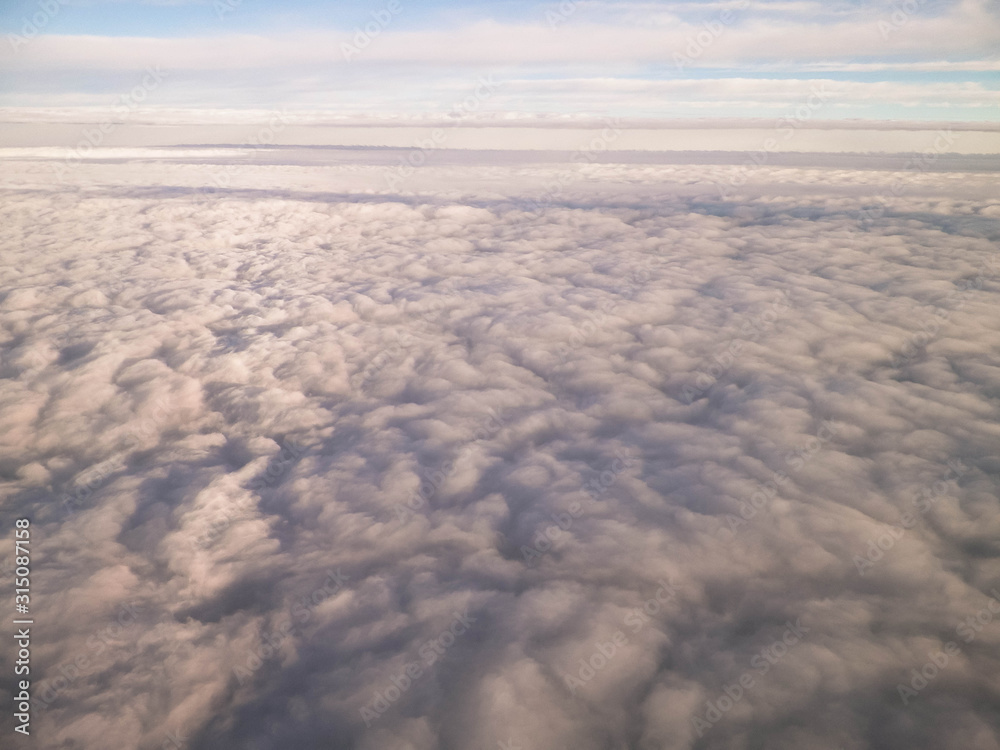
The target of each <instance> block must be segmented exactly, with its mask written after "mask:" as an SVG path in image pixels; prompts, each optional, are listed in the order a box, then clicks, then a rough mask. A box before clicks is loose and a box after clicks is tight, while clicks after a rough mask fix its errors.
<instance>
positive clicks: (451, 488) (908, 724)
mask: <svg viewBox="0 0 1000 750" xmlns="http://www.w3.org/2000/svg"><path fill="white" fill-rule="evenodd" d="M354 156H356V157H357V158H356V159H355V158H353V157H352V156H350V152H347V153H346V154H345V155H343V156H342V157H341V158H340V159H339V160H332V161H330V162H326V163H323V164H321V165H316V164H313V163H310V162H307V161H303V162H301V163H289V162H291V161H294V159H291V158H286V159H285V160H284V163H281V160H272V162H269V163H258V164H247V163H243V164H235V163H233V162H231V161H226V160H224V159H221V158H220V157H219V154H218V153H209V154H206V155H204V158H198V157H196V156H193V155H192V152H190V151H188V152H180V153H179V154H177V155H176V158H175V159H174V160H172V161H169V162H168V161H163V160H159V159H157V158H155V154H150V153H142V154H132V155H131V158H129V159H122V160H117V161H114V160H113V161H110V162H107V163H100V162H93V161H88V162H86V163H79V164H74V165H73V166H72V169H71V170H70V171H69V175H68V177H66V178H65V182H64V183H59V182H58V181H57V180H56V177H55V173H54V172H53V170H52V164H51V162H50V161H47V160H44V159H37V158H33V157H32V155H31V154H25V155H24V158H22V159H20V160H7V161H6V165H7V166H6V167H5V169H4V173H3V177H2V178H0V180H2V182H0V189H3V191H4V200H3V202H2V204H0V247H2V252H3V261H4V266H5V269H6V270H5V274H4V277H3V281H2V284H0V357H2V359H0V423H2V424H3V427H4V429H3V430H2V431H0V488H2V492H3V494H4V497H5V498H6V499H5V503H4V509H5V513H4V514H3V517H4V518H5V519H6V520H5V521H4V526H3V528H4V529H5V532H4V533H5V535H7V539H6V541H5V542H4V544H5V545H6V548H7V549H12V548H13V543H12V539H11V535H10V534H9V533H8V532H7V531H6V530H8V529H11V528H12V527H13V523H12V519H13V518H15V517H18V516H21V515H25V514H27V515H30V516H31V518H32V519H33V529H34V531H33V540H35V541H33V544H35V545H37V546H36V547H35V548H34V549H33V555H34V559H35V566H36V567H35V578H34V582H33V586H34V597H35V598H36V604H34V605H33V610H32V611H33V614H34V616H35V619H36V622H37V623H38V624H37V626H36V627H37V646H36V651H35V655H34V659H35V661H34V663H33V675H32V677H33V685H34V690H35V691H36V692H35V699H36V704H37V705H36V708H35V711H36V720H37V740H38V742H39V747H46V748H61V747H66V748H68V747H78V748H103V747H122V748H154V747H155V748H158V747H164V746H167V747H170V746H178V745H181V744H182V745H183V746H185V747H191V748H262V749H263V748H279V747H299V748H313V747H315V748H318V747H325V748H331V747H336V748H340V747H343V748H365V749H367V748H371V749H373V750H374V749H375V748H379V749H381V748H411V749H412V750H436V749H437V748H496V747H521V748H524V749H525V750H530V749H531V748H538V749H539V750H541V749H543V748H555V747H563V746H566V747H569V746H572V747H579V748H584V749H587V750H590V749H593V750H598V749H603V748H620V747H630V748H657V749H659V748H695V747H697V748H743V747H758V746H765V747H768V748H795V749H796V750H835V749H836V748H852V749H853V748H859V749H860V748H867V747H879V748H939V747H946V746H947V747H963V748H975V749H976V750H991V749H995V748H997V747H998V743H997V739H996V738H997V736H998V731H1000V713H998V711H997V710H996V708H995V706H996V705H997V696H998V692H1000V681H998V677H997V675H998V674H1000V670H998V666H1000V663H998V658H997V653H998V646H1000V622H997V621H996V614H994V613H995V611H997V610H994V609H992V608H991V607H996V608H1000V600H998V599H995V598H994V597H997V596H998V595H997V594H996V593H991V592H995V591H996V590H1000V564H998V559H1000V547H998V545H997V542H996V539H997V537H998V533H1000V520H998V515H997V506H996V497H997V490H998V485H1000V482H998V478H997V472H998V470H1000V461H998V457H997V445H998V437H1000V430H998V428H997V424H998V419H997V417H998V413H997V411H998V409H997V406H998V402H997V398H998V391H997V387H998V386H997V384H998V374H1000V363H998V361H997V356H996V352H997V351H998V349H1000V329H998V326H997V317H996V309H997V302H998V296H997V294H998V291H1000V262H998V261H997V260H996V257H995V256H996V242H997V239H998V238H1000V200H998V199H997V197H996V195H995V184H994V183H995V180H994V179H993V177H992V176H991V175H990V174H989V173H980V172H975V171H966V172H956V171H949V172H934V171H930V170H926V169H919V168H913V169H911V170H910V171H909V172H903V173H900V172H895V173H894V172H887V171H876V170H867V171H862V170H854V169H847V168H839V169H838V168H836V166H829V165H827V166H823V167H808V166H802V167H798V168H791V167H780V166H772V165H771V164H769V163H768V164H764V165H762V166H756V165H755V166H753V168H748V167H747V166H746V165H745V164H743V163H742V162H741V163H737V164H714V165H698V164H693V165H670V164H656V163H603V164H602V163H546V162H534V163H507V162H506V161H505V158H504V155H503V152H496V153H493V154H484V153H480V154H470V155H469V156H468V157H467V159H466V160H465V162H464V163H444V164H434V163H433V161H432V162H430V164H429V165H428V166H424V167H423V168H422V169H419V170H411V172H407V173H405V175H402V177H400V175H401V174H402V173H400V172H399V171H398V166H397V165H395V164H391V165H387V164H385V163H384V162H383V163H379V162H378V161H377V160H374V161H373V160H372V159H370V158H368V157H367V156H366V155H365V154H364V152H357V153H355V154H354ZM213 161H216V162H218V163H211V162H213ZM220 176H221V177H220ZM396 178H400V179H396ZM223 183H224V184H225V187H222V186H221V185H222V184H223ZM390 184H392V185H393V186H394V187H393V189H391V190H390V189H389V187H388V186H389V185H390ZM970 617H971V618H972V620H969V619H968V618H970ZM928 665H930V666H928ZM914 670H915V671H914ZM921 681H922V682H921ZM900 686H902V687H903V689H902V690H901V689H900ZM907 691H909V692H907ZM5 721H6V719H5ZM4 731H9V728H8V727H4ZM165 743H173V745H171V744H165Z"/></svg>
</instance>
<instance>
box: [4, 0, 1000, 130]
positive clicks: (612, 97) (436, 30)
mask: <svg viewBox="0 0 1000 750" xmlns="http://www.w3.org/2000/svg"><path fill="white" fill-rule="evenodd" d="M0 33H2V34H3V37H4V39H3V42H2V44H0V70H3V71H5V74H4V75H3V76H2V78H0V104H2V105H5V106H71V105H76V104H85V105H89V106H97V105H109V104H111V102H112V101H113V100H114V97H115V96H116V95H119V94H120V93H121V92H122V91H127V90H129V89H130V88H132V86H134V85H136V80H134V79H141V75H142V72H143V71H144V70H145V69H146V68H147V67H148V66H160V67H161V68H162V69H163V70H165V71H169V74H170V77H169V80H168V82H167V83H166V85H164V86H162V87H160V88H159V89H158V90H157V91H156V92H154V95H151V96H150V97H149V101H148V102H145V103H144V106H146V107H149V108H156V107H188V106H190V107H219V106H222V107H241V108H246V107H263V108H268V107H272V106H284V107H302V108H317V109H331V110H332V109H336V110H341V111H349V112H447V111H448V110H449V109H450V108H451V107H452V106H453V105H454V102H455V101H456V97H457V98H458V99H459V100H460V98H461V97H462V96H464V95H466V94H467V93H469V91H470V90H471V89H473V88H474V87H475V85H476V81H477V79H478V77H479V76H493V78H494V79H495V80H497V81H502V82H504V83H505V86H504V87H503V89H502V91H499V92H498V95H497V96H496V97H495V98H490V99H489V100H487V101H484V102H482V103H481V109H482V110H484V111H504V112H565V113H586V114H591V115H598V116H600V115H616V116H626V117H629V116H641V117H690V116H699V117H704V116H722V117H747V116H765V117H771V116H781V115H782V114H786V113H787V112H789V111H791V110H794V108H795V107H796V106H798V105H799V104H801V103H802V101H803V95H804V94H805V95H808V91H809V84H810V82H812V81H815V80H817V79H822V80H828V81H831V82H833V86H834V88H835V96H834V97H832V98H831V99H830V100H829V101H828V102H827V103H826V106H825V107H824V111H823V112H822V113H821V114H822V117H823V119H843V118H872V119H907V120H952V121H953V120H975V121H984V122H988V121H996V120H997V115H998V114H1000V86H998V81H1000V58H998V56H997V53H996V50H997V49H998V48H1000V44H998V42H1000V13H998V9H997V7H996V6H995V5H994V4H991V3H989V2H988V1H987V0H962V1H960V2H931V1H930V0H924V1H923V2H921V0H911V1H910V2H897V3H895V4H890V3H887V2H886V3H883V2H869V3H832V4H821V3H814V2H746V1H741V0H737V1H736V2H705V3H696V2H642V3H632V2H627V3H602V2H583V1H576V2H573V1H570V0H567V1H566V2H562V3H558V2H553V3H485V4H483V3H477V4H475V5H474V6H470V5H459V4H453V3H420V4H415V3H412V2H406V0H391V1H390V0H378V1H376V2H372V3H349V4H348V3H319V2H302V1H299V2H288V3H280V4H279V3H272V2H263V1H261V0H212V1H206V0H191V1H188V2H185V1H184V0H159V1H158V2H151V1H149V0H146V1H141V0H117V1H114V2H112V1H111V0H64V1H63V2H60V1H59V0H51V1H50V2H44V1H43V0H35V1H34V2H21V1H20V0H18V1H17V2H12V3H8V4H5V7H4V8H3V10H0Z"/></svg>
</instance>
